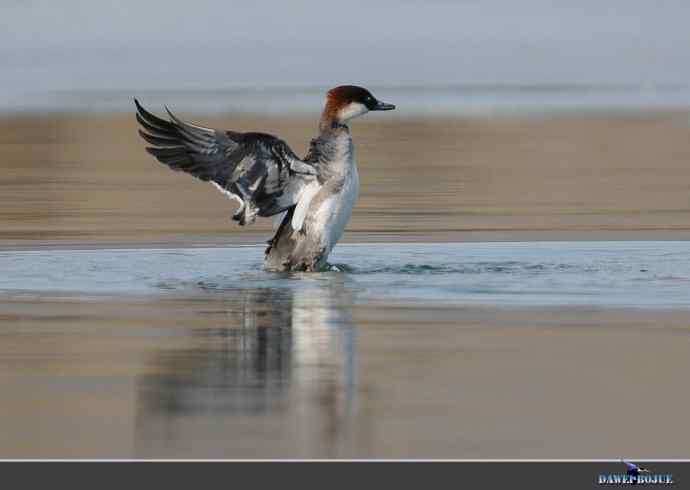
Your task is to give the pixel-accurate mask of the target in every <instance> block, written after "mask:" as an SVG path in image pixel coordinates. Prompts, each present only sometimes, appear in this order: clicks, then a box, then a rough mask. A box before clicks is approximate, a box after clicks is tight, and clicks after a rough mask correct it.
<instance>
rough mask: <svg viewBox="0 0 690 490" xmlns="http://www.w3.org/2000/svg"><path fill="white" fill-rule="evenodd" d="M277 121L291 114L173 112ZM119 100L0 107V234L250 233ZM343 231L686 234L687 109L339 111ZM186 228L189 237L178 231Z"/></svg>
mask: <svg viewBox="0 0 690 490" xmlns="http://www.w3.org/2000/svg"><path fill="white" fill-rule="evenodd" d="M189 117H191V118H192V119H193V120H195V121H197V122H200V123H203V124H206V125H209V126H212V127H220V128H235V129H245V130H256V129H261V130H263V131H267V132H272V133H275V134H278V135H280V136H281V137H283V138H284V139H286V141H288V142H289V143H290V144H291V146H292V147H293V149H294V150H295V151H296V153H298V154H303V153H304V152H305V150H306V146H307V144H308V141H309V138H311V137H312V136H313V135H314V125H315V123H314V121H313V119H312V118H306V117H297V116H294V117H278V116H275V117H271V116H236V117H230V116H227V117H219V116H214V117H211V116H196V117H195V116H189ZM136 129H137V126H136V124H135V121H134V117H133V115H131V114H126V115H123V114H120V115H93V114H92V115H88V116H79V115H41V116H32V115H23V116H15V117H11V116H5V117H2V118H0V162H2V163H1V165H0V168H1V169H2V172H1V173H0V223H2V227H1V229H0V245H2V246H10V247H14V246H20V245H21V244H22V242H25V241H29V243H30V244H31V245H32V246H35V245H38V244H39V243H44V244H51V243H63V244H64V243H72V244H82V243H83V242H84V241H89V242H93V243H109V244H111V245H112V244H117V243H119V242H130V243H131V242H139V243H143V242H155V243H156V244H165V243H168V242H171V241H176V242H177V243H178V244H179V243H180V242H181V241H182V242H187V243H189V242H193V243H205V244H214V243H217V244H222V243H228V242H232V243H237V242H242V241H252V242H257V241H263V240H265V239H266V234H267V231H268V230H269V229H270V226H271V224H270V221H269V220H262V222H260V223H257V224H256V225H254V226H252V227H246V228H241V227H238V226H236V225H235V223H232V222H230V216H231V214H232V212H233V209H234V206H235V205H234V204H233V203H232V202H231V201H228V200H227V199H226V198H225V197H224V196H222V195H221V194H220V193H218V192H213V189H212V188H211V187H210V186H209V185H208V184H206V183H203V182H199V181H195V180H194V179H193V178H191V177H189V176H187V175H183V174H176V173H173V172H170V171H169V170H168V169H167V168H164V167H163V166H162V165H160V164H158V163H157V162H155V161H154V160H153V159H152V158H151V157H150V156H149V155H147V154H146V153H145V152H144V146H145V144H144V142H143V141H142V140H141V139H140V138H139V137H138V136H137V134H136ZM352 129H353V133H354V136H355V138H356V143H357V151H358V161H359V166H360V176H361V181H362V191H361V197H360V200H359V203H358V206H357V208H356V210H355V213H354V216H353V219H352V221H351V223H350V226H349V228H348V233H347V236H346V237H345V239H346V240H350V241H371V240H376V241H399V240H413V241H439V240H440V241H464V240H480V241H485V240H529V239H548V240H553V239H566V240H572V239H598V238H600V237H601V238H603V239H647V238H651V239H657V240H658V239H666V238H669V239H687V238H690V165H688V162H689V161H690V114H688V113H684V112H677V113H659V114H636V113H630V114H625V113H622V114H618V115H612V114H590V115H561V116H542V117H537V116H535V117H531V118H528V117H522V118H517V117H515V118H497V117H493V118H492V117H483V118H466V119H462V118H455V119H452V118H446V119H442V118H427V119H424V118H421V119H420V118H414V119H399V118H394V117H389V118H386V117H382V116H372V117H370V118H369V119H367V120H363V121H361V122H359V121H358V122H356V123H355V124H353V128H352ZM190 237H191V240H190Z"/></svg>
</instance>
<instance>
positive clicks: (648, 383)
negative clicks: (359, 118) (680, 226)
mask: <svg viewBox="0 0 690 490" xmlns="http://www.w3.org/2000/svg"><path fill="white" fill-rule="evenodd" d="M261 254H262V247H258V246H246V247H228V248H190V247H186V248H172V249H145V248H136V249H122V248H120V249H110V250H106V249H83V250H55V249H46V250H37V251H21V252H17V251H9V250H4V251H3V252H1V253H0V270H2V275H1V276H0V337H2V339H1V341H0V379H2V383H3V390H2V391H1V392H0V418H1V420H2V426H1V428H0V431H1V432H0V433H1V437H0V455H1V456H3V457H135V458H161V457H183V458H197V457H207V458H208V457H212V458H244V457H252V458H261V457H278V458H304V457H308V458H311V457H317V458H338V457H360V458H363V457H416V458H425V457H436V458H438V457H443V458H448V457H458V458H501V457H504V458H505V457H510V458H515V457H524V458H549V457H554V456H555V455H557V456H558V457H571V458H594V457H600V458H612V457H623V456H625V457H631V458H635V457H637V458H638V459H640V458H642V459H644V457H657V458H658V457H667V458H668V457H678V455H679V454H682V453H683V451H684V450H685V449H686V448H687V440H688V436H690V433H688V428H687V427H688V426H687V424H686V423H685V421H686V419H687V410H688V407H690V398H689V397H688V391H687V390H685V389H683V387H684V386H685V384H686V382H685V381H686V380H685V378H686V374H687V372H688V371H689V370H690V360H689V358H688V355H687V353H688V351H689V350H690V314H689V310H688V306H690V301H689V300H688V298H690V294H689V293H690V266H688V264H689V263H690V261H689V260H688V259H689V258H690V248H689V247H688V246H687V242H581V243H567V242H542V243H472V244H469V243H467V244H414V243H408V244H395V245H391V244H358V245H349V244H344V245H340V246H338V248H337V251H336V253H335V254H334V256H333V261H334V262H336V263H338V264H340V266H339V267H340V268H341V269H343V270H344V272H327V273H320V274H292V275H287V274H275V273H267V272H264V271H262V270H261V269H260V262H261ZM650 414H653V415H657V416H655V417H653V420H650V419H649V418H650ZM662 414H663V417H661V416H658V415H662ZM640 421H646V422H645V423H640ZM630 427H635V430H634V431H631V430H630ZM640 441H644V444H641V443H640Z"/></svg>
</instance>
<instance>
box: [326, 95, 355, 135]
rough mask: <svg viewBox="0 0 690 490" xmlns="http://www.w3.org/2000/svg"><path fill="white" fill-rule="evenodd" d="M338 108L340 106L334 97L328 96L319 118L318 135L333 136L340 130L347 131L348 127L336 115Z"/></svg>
mask: <svg viewBox="0 0 690 490" xmlns="http://www.w3.org/2000/svg"><path fill="white" fill-rule="evenodd" d="M339 110H340V107H339V105H338V103H337V102H336V101H335V100H334V99H332V98H328V99H327V100H326V105H325V107H324V108H323V112H322V113H321V119H320V120H319V136H321V137H333V136H337V135H338V134H339V133H342V132H349V130H348V127H347V126H346V125H345V123H344V122H342V121H340V118H339V117H338V112H339Z"/></svg>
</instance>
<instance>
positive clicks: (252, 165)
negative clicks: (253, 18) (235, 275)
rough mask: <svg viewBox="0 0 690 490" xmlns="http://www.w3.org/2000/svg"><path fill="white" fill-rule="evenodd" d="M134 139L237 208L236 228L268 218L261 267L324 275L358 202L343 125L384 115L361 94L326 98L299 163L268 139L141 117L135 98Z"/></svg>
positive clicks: (335, 92) (353, 91)
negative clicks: (269, 231)
mask: <svg viewBox="0 0 690 490" xmlns="http://www.w3.org/2000/svg"><path fill="white" fill-rule="evenodd" d="M134 103H135V106H136V119H137V121H138V123H139V124H140V125H141V128H140V129H139V135H140V136H141V137H142V138H143V139H144V140H145V141H146V142H147V143H148V144H149V145H150V146H147V147H146V151H147V152H148V153H149V154H151V155H152V156H153V157H155V158H156V159H157V160H158V161H159V162H160V163H162V164H164V165H166V166H167V167H169V168H170V169H172V170H174V171H181V172H186V173H188V174H190V175H192V176H194V177H196V178H197V179H200V180H202V181H205V182H209V183H210V184H212V185H213V186H214V187H215V188H216V189H218V190H219V191H220V192H222V193H223V194H225V195H226V196H227V197H228V198H230V199H232V200H234V201H236V202H237V203H238V204H239V207H238V208H237V210H236V211H235V213H234V214H233V216H232V219H233V220H234V221H236V222H237V223H238V224H239V225H240V226H246V225H250V224H252V223H254V222H255V221H256V218H257V216H258V217H273V219H274V222H275V223H276V224H277V226H276V227H275V234H274V235H273V237H272V238H271V239H270V240H269V241H268V247H267V248H266V250H265V253H264V268H265V269H266V270H268V271H275V272H321V271H325V270H330V269H331V267H332V266H331V265H330V264H329V263H328V257H329V255H330V253H331V252H332V250H333V248H334V247H335V245H336V243H337V242H338V241H339V240H340V238H341V237H342V235H343V232H344V231H345V227H346V225H347V223H348V221H349V219H350V216H351V215H352V210H353V208H354V206H355V203H356V202H357V198H358V195H359V175H358V172H357V161H356V158H355V148H354V144H353V141H352V134H351V132H350V128H349V127H348V123H349V122H350V121H352V120H353V119H355V118H357V117H360V116H363V115H364V114H367V113H368V112H372V111H390V110H393V109H395V106H394V105H393V104H388V103H385V102H381V101H380V100H378V99H377V98H376V97H374V96H373V95H372V93H371V92H370V91H369V90H367V89H366V88H363V87H359V86H355V85H341V86H338V87H335V88H333V89H331V90H329V91H328V92H327V93H326V100H325V104H324V108H323V111H322V113H321V118H320V120H319V124H318V135H317V136H316V137H315V138H314V139H312V140H311V142H310V144H309V149H308V151H307V154H306V156H305V157H304V158H299V157H298V156H297V155H296V154H295V153H294V152H293V151H292V150H291V149H290V147H289V146H288V144H287V143H286V142H285V141H283V140H282V139H280V138H278V137H276V136H273V135H271V134H267V133H260V132H238V131H231V130H217V129H212V128H207V127H204V126H200V125H197V124H193V123H190V122H186V121H183V120H181V119H179V118H178V117H177V116H175V115H174V114H173V113H172V112H171V111H170V110H169V109H168V107H167V106H166V107H165V110H166V112H167V115H168V118H167V119H164V118H161V117H158V116H156V115H154V114H152V113H151V112H149V111H147V110H146V109H145V108H144V107H143V106H142V105H141V104H140V103H139V101H138V100H137V99H136V98H135V99H134Z"/></svg>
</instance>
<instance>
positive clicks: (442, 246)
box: [0, 242, 690, 308]
mask: <svg viewBox="0 0 690 490" xmlns="http://www.w3.org/2000/svg"><path fill="white" fill-rule="evenodd" d="M262 252H263V247H260V246H257V247H246V246H243V247H229V248H189V249H173V250H170V249H165V250H156V249H130V250H122V249H120V250H103V249H101V250H41V251H32V252H7V251H4V252H3V253H2V254H0V270H1V271H3V274H1V275H0V294H4V295H8V294H15V293H19V292H24V293H26V292H32V291H34V292H72V293H77V294H84V295H86V294H113V295H131V294H137V295H140V294H176V295H193V294H232V292H233V291H236V290H243V289H248V288H259V289H276V290H279V289H285V288H289V289H297V288H300V289H304V288H306V289H309V288H313V289H315V290H316V289H318V288H321V287H324V286H329V287H330V286H332V285H334V284H336V285H337V286H338V287H342V288H344V290H348V291H351V292H356V293H357V301H358V302H360V303H367V302H373V303H375V302H377V301H402V302H408V303H409V302H422V303H430V304H431V303H433V304H437V303H453V304H465V303H467V304H472V303H482V304H496V305H503V304H507V305H514V304H523V305H545V304H587V305H594V304H596V305H637V306H663V307H669V306H670V307H683V308H686V307H689V306H690V244H688V243H687V242H538V243H527V242H524V243H461V244H448V243H438V244H414V243H403V244H356V245H350V244H342V245H339V246H338V248H337V249H336V253H335V254H334V256H333V259H335V260H334V264H335V268H334V270H333V271H330V272H324V273H319V274H280V273H268V272H265V271H263V270H262V269H261V260H262Z"/></svg>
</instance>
